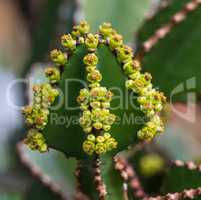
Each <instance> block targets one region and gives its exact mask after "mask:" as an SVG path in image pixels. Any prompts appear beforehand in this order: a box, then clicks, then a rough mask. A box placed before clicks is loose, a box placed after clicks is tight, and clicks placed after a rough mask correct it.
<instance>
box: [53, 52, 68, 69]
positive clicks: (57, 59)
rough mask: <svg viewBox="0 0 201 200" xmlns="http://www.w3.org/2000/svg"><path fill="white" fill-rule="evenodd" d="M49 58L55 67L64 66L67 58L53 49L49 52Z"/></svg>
mask: <svg viewBox="0 0 201 200" xmlns="http://www.w3.org/2000/svg"><path fill="white" fill-rule="evenodd" d="M50 57H51V59H52V61H53V62H54V63H55V64H56V65H65V64H66V62H67V57H66V55H64V54H63V53H62V52H61V51H60V50H57V49H54V50H52V51H51V52H50Z"/></svg>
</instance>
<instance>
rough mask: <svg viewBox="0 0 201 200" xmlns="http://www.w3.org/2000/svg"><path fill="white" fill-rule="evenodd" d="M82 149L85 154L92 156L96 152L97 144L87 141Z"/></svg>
mask: <svg viewBox="0 0 201 200" xmlns="http://www.w3.org/2000/svg"><path fill="white" fill-rule="evenodd" d="M82 148H83V150H84V152H85V153H87V154H89V155H92V154H93V153H94V151H95V144H94V142H92V141H90V140H85V141H84V143H83V145H82Z"/></svg>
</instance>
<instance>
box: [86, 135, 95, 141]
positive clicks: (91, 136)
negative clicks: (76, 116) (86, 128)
mask: <svg viewBox="0 0 201 200" xmlns="http://www.w3.org/2000/svg"><path fill="white" fill-rule="evenodd" d="M87 140H89V141H92V142H95V141H96V137H95V136H94V135H92V134H90V135H88V136H87Z"/></svg>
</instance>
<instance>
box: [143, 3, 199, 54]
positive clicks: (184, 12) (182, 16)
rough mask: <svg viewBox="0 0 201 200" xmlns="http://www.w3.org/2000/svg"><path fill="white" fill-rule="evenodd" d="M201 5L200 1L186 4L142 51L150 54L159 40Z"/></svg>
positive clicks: (153, 36) (157, 31) (145, 43)
mask: <svg viewBox="0 0 201 200" xmlns="http://www.w3.org/2000/svg"><path fill="white" fill-rule="evenodd" d="M200 5H201V1H200V0H191V1H190V2H188V3H186V4H185V6H184V7H183V8H182V10H180V11H179V12H177V13H176V14H175V15H174V16H173V17H172V18H171V19H170V21H169V22H168V23H167V24H165V25H163V26H161V27H160V28H159V29H158V30H156V31H155V33H154V34H153V35H152V36H151V37H150V38H148V39H147V40H146V41H145V42H144V43H143V47H142V48H143V49H142V51H143V52H145V53H147V52H150V51H151V49H152V48H153V47H154V46H155V45H156V44H157V43H158V41H159V40H161V39H163V38H165V37H166V36H167V34H168V33H170V32H171V31H172V29H173V28H174V27H175V26H176V25H178V24H180V23H181V22H183V21H184V20H185V19H186V17H187V16H188V14H189V13H191V12H193V11H195V10H196V9H197V8H199V7H200ZM140 53H142V52H140Z"/></svg>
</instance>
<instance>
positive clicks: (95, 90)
mask: <svg viewBox="0 0 201 200" xmlns="http://www.w3.org/2000/svg"><path fill="white" fill-rule="evenodd" d="M91 47H92V46H90V47H89V48H90V49H89V51H90V50H91ZM93 47H95V46H93ZM93 50H94V49H93ZM83 62H84V64H85V65H86V70H87V72H88V73H87V80H88V82H89V89H86V88H84V89H81V90H80V95H79V96H78V97H77V101H78V103H79V104H80V109H81V110H82V116H81V117H80V125H81V127H82V128H83V130H84V132H85V133H87V134H88V137H87V139H86V140H85V141H84V143H83V150H84V152H86V153H87V154H89V155H92V154H93V153H96V154H103V153H106V152H107V151H110V150H112V149H113V148H116V146H117V142H116V141H115V139H114V138H112V137H111V135H110V134H109V133H108V131H109V130H110V129H111V126H112V124H113V123H114V122H115V119H116V117H115V115H114V114H111V113H110V110H109V108H110V102H111V100H112V95H113V94H112V93H111V91H108V90H107V89H106V88H105V87H101V86H100V81H101V80H102V75H101V73H100V71H99V70H98V69H97V68H96V65H97V63H98V58H97V56H96V54H95V53H89V54H87V55H86V56H85V57H84V58H83Z"/></svg>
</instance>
